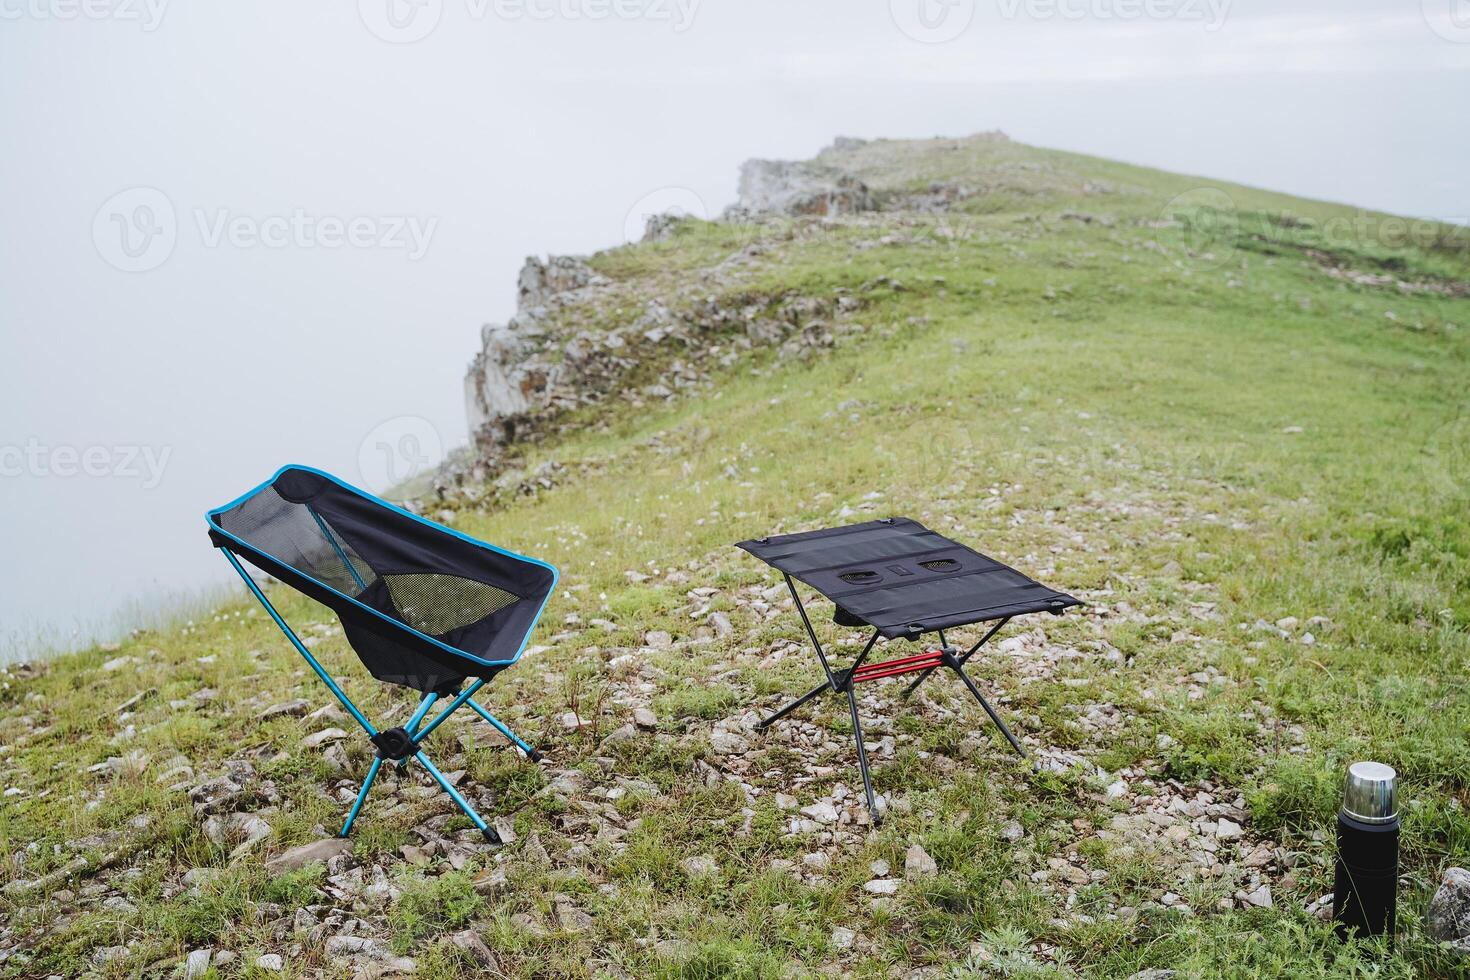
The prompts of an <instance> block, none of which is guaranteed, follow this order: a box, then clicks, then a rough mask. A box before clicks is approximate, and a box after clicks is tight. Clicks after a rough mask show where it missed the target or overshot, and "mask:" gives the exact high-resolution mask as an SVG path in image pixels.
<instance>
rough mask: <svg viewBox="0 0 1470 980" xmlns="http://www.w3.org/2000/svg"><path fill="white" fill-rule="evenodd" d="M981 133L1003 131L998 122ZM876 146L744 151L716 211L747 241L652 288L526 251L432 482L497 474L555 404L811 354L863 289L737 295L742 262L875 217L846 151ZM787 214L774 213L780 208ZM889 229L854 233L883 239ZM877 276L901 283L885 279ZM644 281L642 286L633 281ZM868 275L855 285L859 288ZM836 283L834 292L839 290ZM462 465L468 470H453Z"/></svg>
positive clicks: (905, 205)
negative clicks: (452, 453)
mask: <svg viewBox="0 0 1470 980" xmlns="http://www.w3.org/2000/svg"><path fill="white" fill-rule="evenodd" d="M978 138H980V139H985V140H990V139H999V140H1004V139H1005V136H1004V134H982V135H981V136H980V137H978ZM869 152H882V144H881V143H876V144H873V143H869V142H867V141H865V140H860V139H855V138H851V137H838V138H837V140H836V141H835V142H834V143H833V144H832V145H831V146H830V147H828V148H826V149H824V150H823V151H822V153H821V154H819V155H818V157H817V158H816V159H815V160H810V161H787V160H748V161H746V163H745V164H744V165H743V166H742V167H741V168H740V184H739V201H738V203H736V204H735V205H732V206H731V207H730V208H729V209H728V210H727V211H726V212H725V220H727V221H731V222H736V223H739V224H742V225H744V224H747V223H749V224H751V225H752V226H754V227H755V228H756V229H770V230H771V234H769V235H767V234H766V233H765V231H759V230H758V231H753V234H756V235H757V240H756V241H752V242H750V243H748V244H746V245H745V246H744V247H743V248H741V249H740V250H739V251H737V252H735V253H734V254H732V255H730V256H728V257H726V258H725V259H723V260H722V261H720V262H719V263H717V264H715V265H713V266H711V267H709V268H704V269H697V270H691V271H689V272H688V273H687V274H685V275H684V276H683V277H682V278H681V279H680V280H679V281H678V283H677V284H676V285H673V286H670V287H666V288H663V289H662V290H661V291H660V292H659V294H658V295H657V298H650V296H649V295H648V291H647V290H648V287H647V285H646V284H644V285H642V286H641V287H637V286H633V287H629V286H627V285H626V284H622V283H618V282H614V281H612V280H610V279H608V278H607V277H606V276H603V275H600V274H599V273H598V272H597V271H596V270H595V269H594V268H593V267H592V265H590V264H589V263H588V261H587V260H585V259H582V258H578V257H575V256H565V255H556V256H550V257H548V258H546V259H544V260H542V259H539V258H535V257H532V258H528V259H527V260H526V263H525V265H524V266H523V267H522V269H521V272H520V276H519V278H518V280H517V299H518V303H517V312H516V315H515V316H513V317H511V318H510V320H509V321H508V322H506V323H492V324H487V325H486V326H485V327H484V328H483V329H482V331H481V335H480V351H479V353H478V354H476V355H475V358H474V360H473V362H472V363H471V364H470V367H469V371H468V373H467V375H466V377H465V409H466V414H467V418H468V422H469V429H470V440H471V455H472V457H473V459H472V460H471V461H469V462H468V463H466V461H464V460H462V459H461V460H457V461H455V462H454V463H453V464H452V465H451V466H449V467H447V468H446V470H445V471H444V472H443V473H442V479H440V480H439V481H438V482H439V484H440V486H441V489H442V488H444V487H445V486H452V485H453V484H455V483H459V482H462V477H463V476H465V475H467V473H468V470H474V471H475V472H474V473H473V477H474V479H475V480H476V481H480V482H483V481H485V480H486V479H488V478H493V477H494V476H495V475H496V474H497V471H498V470H500V469H501V468H502V467H501V466H500V461H501V459H502V458H503V457H504V455H505V451H506V449H507V447H509V446H511V445H512V444H514V443H517V442H522V441H527V440H531V439H534V438H536V437H537V436H539V435H540V434H541V433H543V432H544V431H546V430H547V429H548V428H549V423H550V422H551V420H552V419H554V418H556V417H557V416H558V415H559V414H561V413H564V412H566V411H567V410H570V409H574V408H577V407H579V406H583V405H588V404H593V403H595V402H598V401H600V400H602V399H605V398H608V397H622V398H625V399H627V400H629V401H633V402H639V401H641V400H647V399H667V398H672V397H675V396H676V394H677V393H678V392H679V391H680V390H681V389H686V388H690V387H694V386H696V385H698V384H701V383H703V381H704V380H705V379H706V378H707V376H708V372H709V371H710V370H711V369H712V368H714V367H716V366H728V365H729V364H731V363H733V358H734V357H736V356H737V355H738V353H739V352H740V351H741V350H745V349H751V348H755V347H762V346H767V347H776V348H778V349H779V350H780V351H781V352H782V355H783V356H798V357H806V356H809V355H810V354H811V353H812V352H813V351H815V350H818V349H820V348H824V347H829V346H831V345H832V344H833V343H834V332H841V331H843V330H852V329H858V328H859V327H858V325H857V324H856V323H855V322H853V315H854V314H855V312H856V311H857V310H858V309H859V308H860V307H861V305H862V304H863V297H862V296H861V295H857V294H856V293H858V292H860V291H854V294H853V295H839V296H835V297H824V298H823V299H822V300H820V301H818V300H815V299H813V298H812V297H795V296H774V297H773V296H753V295H752V296H741V298H740V299H739V300H728V299H720V298H719V297H727V296H730V295H732V294H737V295H738V294H739V292H740V288H741V287H740V286H739V283H740V281H741V279H740V276H741V272H742V270H744V269H746V268H748V267H753V266H754V265H756V264H758V262H759V260H760V257H761V256H762V255H764V254H765V253H766V252H768V251H770V250H771V249H772V248H774V247H779V242H780V241H781V240H783V237H784V238H791V237H802V236H805V235H812V234H820V233H821V226H822V224H823V223H825V222H827V221H831V220H834V219H842V220H846V221H852V222H859V223H861V222H871V221H874V220H877V219H876V216H872V215H869V214H868V212H872V211H875V210H877V209H878V199H877V197H876V195H875V194H874V192H873V191H872V190H871V189H870V188H869V187H868V185H867V184H866V183H865V182H864V181H863V180H862V179H861V177H860V176H859V175H858V173H856V172H855V168H856V167H857V165H858V157H856V156H854V155H855V154H865V153H869ZM888 193H889V198H885V201H884V205H883V208H884V210H907V211H916V212H917V211H937V210H944V209H946V208H947V207H949V206H950V205H951V204H954V203H956V202H958V201H961V200H963V199H964V198H966V197H968V196H970V195H971V194H973V193H976V192H975V191H973V190H972V189H970V188H966V187H959V186H958V185H949V184H942V185H941V184H935V185H933V186H931V187H930V188H929V190H928V191H927V192H925V193H919V194H913V193H910V194H907V195H901V196H898V197H894V196H893V195H892V192H891V191H889V192H888ZM782 219H784V221H783V220H782ZM685 220H689V219H686V218H681V217H680V216H678V215H671V214H665V215H655V216H654V217H653V218H652V219H650V221H649V223H648V227H647V230H646V232H645V235H644V239H643V240H644V241H659V240H664V239H667V238H668V237H669V236H671V235H672V234H673V233H674V230H675V229H676V228H678V227H679V224H680V222H682V221H685ZM898 240H899V239H898V238H897V237H895V236H894V235H893V234H891V233H890V234H886V235H883V236H881V237H875V238H874V239H873V240H871V241H859V242H857V243H855V245H854V247H855V248H859V249H864V248H874V247H883V246H886V245H889V244H893V243H894V242H896V241H898ZM869 285H870V286H872V287H874V288H878V287H882V288H884V289H892V288H901V286H900V285H899V284H897V283H893V282H889V281H882V282H875V283H873V284H869ZM640 288H641V290H642V291H641V292H640V291H639V290H640ZM867 288H868V287H866V286H865V287H864V289H865V290H866V289H867ZM839 292H844V291H839ZM461 470H465V472H460V471H461Z"/></svg>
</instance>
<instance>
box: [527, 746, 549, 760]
mask: <svg viewBox="0 0 1470 980" xmlns="http://www.w3.org/2000/svg"><path fill="white" fill-rule="evenodd" d="M526 758H527V759H530V760H531V761H532V762H540V761H541V760H542V759H544V758H546V757H545V756H544V755H542V754H541V750H540V749H532V750H531V751H530V752H529V753H527V755H526Z"/></svg>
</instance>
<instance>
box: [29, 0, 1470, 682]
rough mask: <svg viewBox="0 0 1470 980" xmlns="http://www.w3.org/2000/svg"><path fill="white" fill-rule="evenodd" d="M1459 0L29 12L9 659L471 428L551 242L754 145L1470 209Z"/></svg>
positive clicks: (665, 196) (384, 5)
mask: <svg viewBox="0 0 1470 980" xmlns="http://www.w3.org/2000/svg"><path fill="white" fill-rule="evenodd" d="M1465 8H1466V5H1465V3H1464V2H1463V0H1424V2H1423V3H1420V2H1419V0H1405V2H1386V0H1377V2H1367V0H1356V2H1352V0H1349V2H1337V3H1331V4H1329V3H1326V2H1317V0H1311V2H1305V0H1304V2H1287V0H1237V2H1234V3H1230V2H1228V0H1147V2H1144V0H991V2H987V0H892V2H888V0H861V2H854V0H805V2H802V0H412V2H410V0H361V2H360V3H357V4H353V3H350V2H336V3H331V4H324V5H308V4H301V3H287V2H276V0H257V2H253V3H250V4H228V5H225V4H193V5H188V6H186V5H184V4H177V5H175V4H171V3H168V2H167V0H85V2H83V0H0V133H3V137H4V140H5V152H4V153H3V154H0V229H3V233H0V250H3V255H0V270H3V271H0V343H3V348H0V350H3V356H0V555H3V565H0V644H3V645H0V659H5V658H7V657H17V656H29V655H35V654H37V653H39V652H42V651H44V649H46V648H49V647H53V646H55V647H66V646H71V645H75V644H77V643H80V642H84V641H85V640H86V639H88V638H90V637H94V636H103V637H105V636H107V635H109V634H110V633H113V632H116V631H119V630H121V629H124V628H126V627H128V626H129V625H132V624H133V623H134V622H141V621H143V620H145V619H148V618H149V617H150V616H153V615H155V614H156V613H157V612H158V611H159V610H167V609H169V608H173V607H174V606H175V605H177V603H178V602H179V601H180V600H181V598H182V597H187V596H191V595H194V596H198V595H200V594H207V593H208V592H209V590H211V589H220V588H223V587H224V586H225V585H227V584H228V580H229V577H230V575H231V573H230V571H229V569H228V566H226V564H225V563H224V562H223V561H221V560H220V558H219V557H218V556H216V555H215V554H213V551H212V549H211V548H210V546H209V543H208V540H207V538H206V535H205V532H204V521H203V513H204V511H205V510H206V509H208V508H209V507H211V506H215V505H218V504H221V503H224V502H225V501H227V500H229V499H231V498H233V497H235V496H236V495H238V494H239V493H241V492H243V491H244V490H246V489H247V488H249V487H252V486H254V485H255V484H257V483H259V482H261V481H262V480H264V479H266V478H267V477H268V476H269V475H270V474H271V473H272V472H273V471H274V470H275V469H276V468H277V467H278V466H279V465H281V464H282V463H285V462H300V463H309V464H313V465H316V466H320V467H322V468H325V469H328V470H331V471H334V472H337V473H340V474H341V475H342V476H344V477H345V478H347V479H349V480H353V481H358V482H363V483H366V484H367V485H368V486H370V487H372V488H373V489H383V488H384V487H386V486H387V485H388V484H389V483H391V482H393V481H394V480H395V479H397V478H400V477H402V476H404V475H406V473H407V472H408V470H410V469H411V468H412V467H414V466H418V465H423V464H426V463H428V462H432V461H434V460H435V459H436V458H437V457H438V456H439V455H440V454H441V453H442V452H443V451H444V450H446V449H448V448H450V447H453V446H455V445H459V444H462V443H463V442H464V441H465V438H466V432H465V422H464V409H463V400H462V387H461V381H462V377H463V372H464V368H465V366H466V363H467V362H468V360H469V359H470V357H471V356H472V355H473V354H474V352H475V350H476V347H477V344H478V332H479V327H480V325H481V324H482V323H484V322H487V321H493V320H503V319H504V318H505V317H507V316H508V315H509V314H510V313H512V312H513V309H514V284H515V275H516V272H517V270H518V268H519V266H520V265H521V263H522V261H523V260H524V258H525V256H527V255H529V254H545V253H548V252H551V253H582V252H590V251H594V250H596V249H599V248H606V247H610V246H614V245H617V244H619V243H620V242H622V241H623V240H624V239H625V236H626V235H627V234H628V229H629V228H636V227H639V226H640V225H641V215H642V214H643V213H644V212H646V211H647V210H649V209H650V208H652V207H656V206H657V205H658V204H659V202H664V201H674V202H676V203H680V204H682V205H685V206H686V209H693V210H696V211H697V210H701V209H702V210H704V211H705V212H706V213H707V214H708V215H710V216H714V215H715V214H717V213H718V212H719V211H720V210H721V209H722V208H723V207H724V206H725V205H726V204H728V203H730V202H731V201H732V200H733V198H734V193H735V177H736V169H737V167H738V165H739V164H740V162H741V161H742V160H744V159H746V158H748V157H752V156H767V157H806V156H810V155H812V154H813V153H815V152H816V151H817V150H818V149H820V148H821V147H822V146H823V145H825V144H827V143H829V142H830V141H831V139H832V137H833V136H835V135H838V134H842V135H851V136H864V137H877V136H890V137H918V136H931V135H936V134H943V135H964V134H967V133H971V132H975V131H979V130H987V129H992V128H999V129H1003V130H1005V131H1006V132H1008V133H1009V134H1010V135H1011V136H1012V137H1013V138H1015V139H1018V140H1022V141H1025V142H1029V143H1035V144H1039V145H1045V146H1052V147H1059V148H1065V149H1072V150H1078V151H1082V152H1087V153H1094V154H1098V155H1102V156H1108V157H1115V158H1121V159H1125V160H1129V161H1133V162H1137V163H1143V164H1148V165H1151V166H1158V167H1162V168H1166V169H1170V170H1177V171H1183V172H1186V173H1192V174H1200V175H1205V176H1207V177H1210V178H1216V179H1224V180H1231V181H1238V182H1242V183H1247V184H1253V185H1259V186H1264V187H1270V188H1273V189H1278V190H1283V191H1288V192H1291V193H1295V194H1301V195H1305V196H1309V197H1314V198H1324V199H1331V200H1338V201H1343V202H1347V203H1351V204H1354V205H1358V206H1361V207H1364V208H1374V209H1383V210H1388V211H1393V212H1398V213H1403V214H1408V215H1415V216H1432V217H1438V218H1445V219H1452V220H1461V221H1463V220H1464V219H1465V217H1466V215H1470V173H1467V169H1466V167H1465V161H1466V160H1467V158H1470V153H1467V151H1470V127H1467V126H1466V125H1465V123H1464V118H1463V116H1464V103H1465V97H1466V95H1467V94H1470V84H1467V82H1470V10H1467V9H1465ZM1457 15H1458V19H1457Z"/></svg>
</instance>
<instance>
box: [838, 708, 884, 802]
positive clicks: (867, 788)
mask: <svg viewBox="0 0 1470 980" xmlns="http://www.w3.org/2000/svg"><path fill="white" fill-rule="evenodd" d="M847 707H848V708H849V709H850V710H851V711H852V737H853V739H854V741H856V742H857V751H858V769H860V770H861V771H862V774H863V792H865V793H867V794H868V817H869V818H870V819H871V820H872V821H873V826H874V827H877V826H878V825H879V824H880V823H882V822H883V815H882V814H881V813H879V812H878V801H877V799H876V798H874V796H873V778H872V777H871V776H869V775H868V749H867V747H866V746H864V745H863V723H862V722H861V721H859V720H858V709H857V695H856V694H854V693H853V690H852V684H851V683H850V682H849V683H848V685H847Z"/></svg>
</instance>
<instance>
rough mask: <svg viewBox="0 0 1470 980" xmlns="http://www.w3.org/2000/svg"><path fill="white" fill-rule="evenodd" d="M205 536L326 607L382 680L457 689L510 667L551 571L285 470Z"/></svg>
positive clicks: (311, 475)
mask: <svg viewBox="0 0 1470 980" xmlns="http://www.w3.org/2000/svg"><path fill="white" fill-rule="evenodd" d="M209 521H210V537H211V538H212V539H213V541H214V543H215V544H216V545H217V546H220V547H228V548H229V549H230V550H232V551H234V552H235V553H236V554H238V555H239V556H240V557H241V558H244V559H245V560H246V561H248V562H250V563H251V564H252V565H254V566H256V567H257V568H259V569H261V570H262V571H264V572H268V573H270V574H271V575H273V576H275V577H276V578H278V579H280V580H281V581H282V582H285V583H286V584H288V585H290V586H292V587H294V588H296V589H298V590H300V591H301V592H304V593H305V594H307V595H309V596H311V597H312V598H313V599H316V600H317V601H318V602H321V603H322V604H324V605H326V606H329V607H330V608H331V609H332V610H333V611H334V612H336V613H337V615H338V617H339V618H340V619H341V620H342V628H343V631H344V632H345V633H346V635H347V640H348V642H349V643H350V644H351V646H352V649H353V650H354V651H356V653H357V655H358V657H359V658H360V659H361V660H362V662H363V665H364V666H365V667H367V669H368V670H369V671H370V672H371V673H372V675H373V676H374V677H376V678H378V679H379V680H382V681H387V682H389V683H392V684H401V685H403V686H405V687H411V688H415V689H417V690H420V691H445V690H450V689H454V688H457V687H458V686H459V684H460V683H461V682H463V681H464V679H465V678H466V677H492V676H494V674H495V673H496V672H497V671H499V670H501V669H503V668H504V667H507V666H509V665H510V664H512V663H514V662H515V661H516V659H517V658H518V657H519V656H520V653H521V650H522V649H523V648H524V645H525V641H526V638H527V636H528V635H529V633H530V630H531V627H532V626H533V625H534V624H535V622H536V619H537V617H539V616H540V614H541V608H542V606H543V605H545V603H546V600H547V598H548V597H549V596H550V595H551V592H552V589H553V588H555V586H556V570H555V569H553V568H552V567H551V566H550V565H548V564H546V563H545V562H541V561H537V560H535V559H532V558H525V557H522V556H520V555H515V554H512V553H510V552H508V551H503V550H501V549H499V548H495V547H493V546H491V545H488V544H484V543H483V542H479V541H475V540H473V539H471V538H468V537H465V536H464V535H462V534H459V533H458V532H456V531H452V530H450V529H449V528H446V527H443V526H441V525H438V524H435V523H433V522H431V521H427V520H424V519H423V518H421V517H418V516H417V515H414V514H411V513H409V512H408V511H405V510H402V509H400V508H398V507H394V506H393V505H392V504H388V503H386V502H385V501H382V500H379V499H378V498H376V497H374V496H372V495H371V494H367V493H364V492H363V491H361V490H358V489H356V488H354V487H351V486H349V485H347V484H345V483H342V482H341V481H339V480H337V479H336V478H335V477H332V476H329V475H327V474H325V473H322V472H321V471H319V470H314V469H310V468H308V467H303V466H288V467H285V468H284V469H282V470H280V471H279V472H278V473H276V475H275V476H274V477H272V478H271V479H270V481H269V482H267V483H265V484H262V485H261V486H259V487H257V488H255V489H254V490H252V491H250V492H249V493H247V494H246V495H245V496H243V497H241V498H239V499H238V500H235V501H234V502H232V503H230V504H227V505H226V506H224V507H222V508H219V509H218V510H214V511H211V512H210V514H209Z"/></svg>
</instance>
